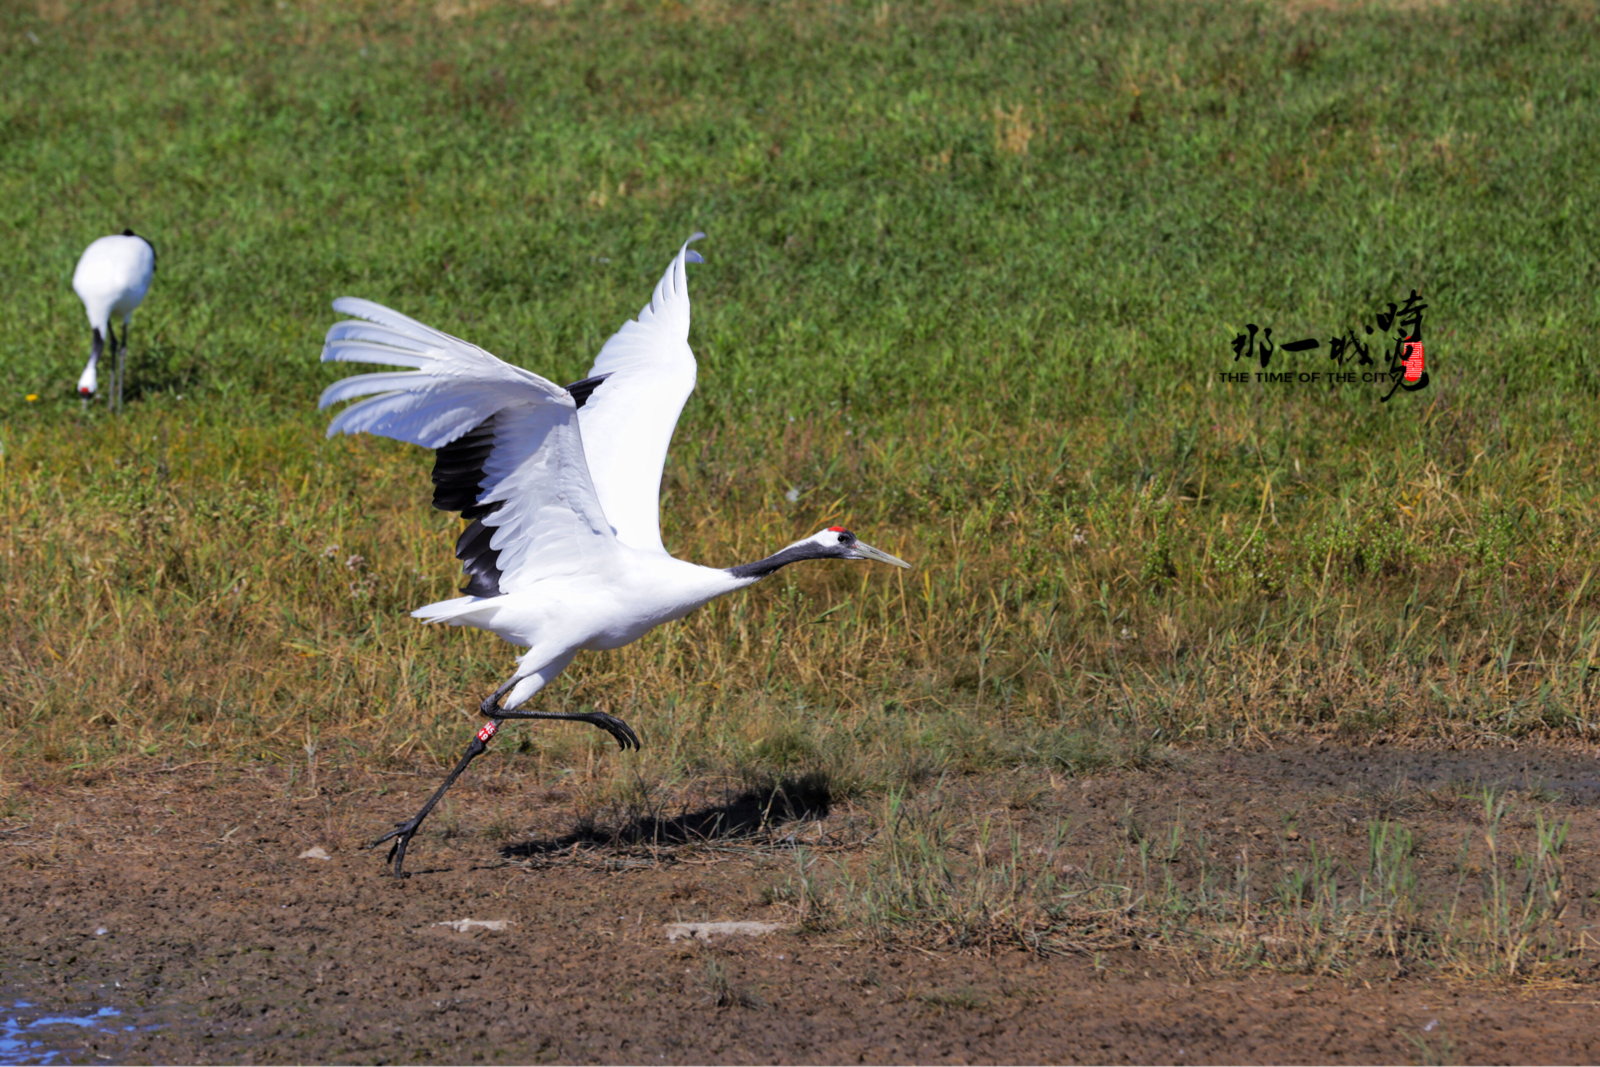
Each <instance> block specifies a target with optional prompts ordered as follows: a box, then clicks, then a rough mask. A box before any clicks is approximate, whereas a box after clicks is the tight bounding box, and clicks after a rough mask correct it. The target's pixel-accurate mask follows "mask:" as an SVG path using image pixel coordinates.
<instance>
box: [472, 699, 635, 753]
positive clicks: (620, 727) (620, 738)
mask: <svg viewBox="0 0 1600 1067" xmlns="http://www.w3.org/2000/svg"><path fill="white" fill-rule="evenodd" d="M494 716H495V718H497V719H568V720H570V721H572V722H586V723H588V724H589V725H590V726H598V727H599V728H600V729H602V730H604V731H605V732H606V733H608V734H610V735H611V736H612V737H613V738H615V739H616V742H617V747H618V748H620V749H622V751H624V752H626V751H628V749H630V748H639V747H640V745H639V735H638V734H636V733H634V732H633V727H631V726H629V725H628V724H627V723H625V722H623V721H622V720H621V719H619V718H617V717H616V716H615V715H607V714H606V713H605V712H603V711H590V712H586V713H584V714H582V715H569V714H564V713H562V712H559V711H506V710H505V709H504V708H496V709H495V711H494Z"/></svg>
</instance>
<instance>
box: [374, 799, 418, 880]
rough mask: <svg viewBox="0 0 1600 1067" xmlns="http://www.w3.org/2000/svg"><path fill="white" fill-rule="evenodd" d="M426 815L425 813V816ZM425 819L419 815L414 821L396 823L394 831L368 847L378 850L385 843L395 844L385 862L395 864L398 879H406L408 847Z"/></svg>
mask: <svg viewBox="0 0 1600 1067" xmlns="http://www.w3.org/2000/svg"><path fill="white" fill-rule="evenodd" d="M425 814H426V813H424V815H425ZM423 817H424V816H423V815H418V816H417V817H416V818H414V819H407V820H406V821H405V822H402V823H396V824H395V828H394V829H393V830H390V831H389V832H388V833H386V834H384V835H383V836H382V837H380V838H377V839H376V840H374V841H373V842H372V844H370V845H368V846H367V847H368V848H377V847H378V846H379V845H381V844H383V843H384V842H385V841H393V842H394V844H392V845H390V846H389V855H388V858H387V859H385V861H384V862H386V863H393V864H394V876H395V877H396V878H404V877H406V872H405V870H404V867H405V862H406V846H407V845H409V844H411V839H412V838H413V837H415V836H416V833H417V830H418V829H419V828H420V827H421V826H422V820H423Z"/></svg>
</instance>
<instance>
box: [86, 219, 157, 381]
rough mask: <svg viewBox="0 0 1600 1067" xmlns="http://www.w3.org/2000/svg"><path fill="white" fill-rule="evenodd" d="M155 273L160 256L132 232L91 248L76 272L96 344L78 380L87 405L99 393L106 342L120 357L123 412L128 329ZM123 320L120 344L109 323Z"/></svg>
mask: <svg viewBox="0 0 1600 1067" xmlns="http://www.w3.org/2000/svg"><path fill="white" fill-rule="evenodd" d="M155 273H156V250H155V246H154V245H152V244H151V243H150V242H149V241H147V240H145V239H144V238H143V237H140V236H139V235H138V234H136V233H134V232H133V231H132V230H124V231H122V232H121V233H119V234H112V235H111V236H109V237H101V238H100V239H98V240H96V241H94V242H92V243H90V245H89V247H88V248H86V249H84V250H83V255H82V256H80V257H79V259H78V268H77V269H76V270H74V271H73V272H72V290H73V292H75V293H77V294H78V299H79V300H82V301H83V310H84V311H85V312H87V313H88V316H89V329H90V330H92V331H93V332H94V340H93V341H92V342H91V345H90V349H89V365H88V366H87V367H85V368H84V369H83V374H82V376H81V377H79V379H78V395H79V396H81V397H82V398H83V399H84V401H85V402H86V403H87V402H88V400H89V398H90V397H92V396H94V394H95V392H96V391H97V390H98V388H99V379H98V374H97V368H98V365H99V363H100V354H101V352H102V350H103V349H104V347H105V345H106V343H107V341H109V342H110V343H111V347H112V349H113V350H114V353H115V355H116V356H117V362H116V365H115V367H114V368H113V370H112V379H113V382H114V388H113V390H112V392H113V397H114V405H115V407H117V408H120V407H121V406H122V389H123V374H124V373H125V361H126V359H127V353H128V325H129V322H130V320H131V319H132V318H133V310H134V308H136V307H138V306H139V305H140V304H141V303H143V302H144V295H145V293H147V292H149V291H150V280H151V279H152V278H153V277H155ZM115 315H121V316H122V344H121V346H120V347H119V346H118V345H117V336H116V334H115V333H113V332H112V329H111V320H112V317H113V316H115Z"/></svg>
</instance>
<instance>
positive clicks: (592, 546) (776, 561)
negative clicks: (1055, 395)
mask: <svg viewBox="0 0 1600 1067" xmlns="http://www.w3.org/2000/svg"><path fill="white" fill-rule="evenodd" d="M702 236H703V235H702V234H695V235H694V236H693V237H691V238H689V241H686V242H685V243H684V245H683V247H682V248H681V249H679V251H678V254H677V256H676V257H674V258H673V260H672V263H671V265H670V266H668V268H667V271H666V273H665V274H664V275H663V276H662V278H661V281H660V283H659V284H658V285H657V286H656V289H655V293H654V295H653V296H652V297H651V300H650V303H649V304H648V305H646V306H645V308H644V309H643V310H642V311H640V312H639V317H638V319H637V320H636V321H631V322H627V323H625V324H624V325H623V327H622V329H620V330H618V331H617V332H616V334H615V335H613V336H612V338H611V339H610V340H609V341H607V342H606V343H605V346H604V347H602V348H601V349H600V354H599V356H597V357H596V358H595V362H594V366H593V367H592V368H591V369H590V371H589V376H588V377H587V378H585V379H583V380H582V381H580V382H574V383H573V384H572V385H569V386H567V387H566V388H565V389H563V388H561V387H560V386H558V385H555V384H554V383H552V382H550V381H547V380H546V379H544V378H541V377H539V375H537V374H534V373H532V372H531V371H526V370H522V369H521V368H518V367H513V366H511V365H510V364H509V363H505V362H503V361H501V360H500V359H497V358H496V357H494V356H492V355H490V354H489V353H488V352H485V351H484V350H483V349H481V348H478V347H477V346H475V345H471V344H468V343H467V342H465V341H462V340H459V339H457V338H455V337H451V336H449V335H448V334H444V333H440V332H439V331H438V330H434V329H431V328H429V327H427V326H424V325H422V324H421V323H419V322H416V321H415V320H413V319H409V318H407V317H405V316H404V315H401V314H398V313H397V312H394V311H391V310H389V309H388V308H385V307H381V306H379V305H377V304H374V303H371V302H369V301H366V300H357V299H354V298H351V297H344V298H342V299H339V300H336V301H334V304H333V307H334V310H336V311H341V312H344V313H345V314H347V315H355V316H359V318H357V319H352V320H349V321H346V322H340V323H337V324H335V325H334V326H333V328H332V329H330V330H329V331H328V337H327V342H326V344H325V346H324V347H323V350H322V358H323V359H324V360H334V361H339V362H353V363H381V364H388V365H390V366H395V367H405V368H409V369H407V370H403V371H390V372H384V373H378V374H362V375H359V376H357V377H354V378H346V379H344V380H343V381H340V382H336V383H335V384H333V385H331V386H329V387H328V388H327V389H326V390H325V391H324V392H323V394H322V406H323V407H327V406H329V405H331V404H336V403H339V402H340V401H343V400H351V399H354V398H357V397H366V398H367V399H365V400H361V401H360V402H359V403H356V404H353V405H351V406H350V407H348V408H346V409H345V410H344V411H342V412H340V413H339V414H338V415H337V416H336V417H335V418H334V419H333V422H332V424H331V425H330V426H329V427H328V435H329V436H330V437H331V436H333V435H334V434H337V433H362V432H364V433H375V434H381V435H383V436H385V437H392V438H395V439H396V440H400V441H409V442H410V443H412V444H415V445H421V446H422V447H423V448H431V449H434V450H436V453H437V455H436V458H435V461H434V468H433V485H434V491H433V505H434V507H436V508H440V509H441V510H445V511H459V512H460V513H461V517H462V518H463V519H465V520H469V525H468V526H467V528H466V530H465V531H464V532H463V533H462V534H461V537H460V539H459V540H457V541H456V556H457V558H459V559H460V560H461V564H462V569H463V570H464V571H465V572H466V575H467V584H466V586H465V587H464V588H463V589H462V590H461V592H462V593H463V594H464V595H463V596H459V597H455V598H453V599H450V600H443V601H440V602H439V603H437V604H429V605H427V606H426V607H423V608H419V609H417V610H416V611H414V612H412V614H413V615H414V616H416V617H417V618H420V619H426V620H428V621H429V622H444V623H449V624H451V625H453V626H476V627H478V628H479V629H483V630H489V631H491V632H493V633H496V634H499V635H500V636H501V637H502V638H504V639H505V640H507V641H509V642H511V643H512V644H514V645H519V646H523V647H525V648H527V650H528V651H527V652H526V653H524V654H523V655H522V656H521V657H520V658H519V659H518V661H517V669H516V671H515V672H514V673H513V674H512V675H511V677H510V678H508V679H507V680H506V682H505V684H503V685H501V686H500V687H499V688H498V689H496V690H495V691H494V692H493V693H492V694H490V695H489V696H488V697H487V698H485V699H484V700H483V702H482V704H481V705H480V710H481V712H482V713H483V715H484V716H485V717H486V718H487V719H488V720H489V721H488V722H487V723H485V724H484V726H483V728H482V729H480V730H478V731H477V734H476V736H475V737H474V738H473V739H472V742H471V743H470V744H469V745H468V746H467V750H466V754H465V755H463V756H462V757H461V760H460V762H459V763H457V764H456V766H455V768H454V769H453V770H452V771H451V772H450V774H449V776H448V777H446V778H445V780H444V784H443V785H441V786H440V787H439V789H438V791H437V792H435V793H434V794H433V796H432V797H430V798H429V799H428V802H427V803H426V804H424V805H423V806H422V810H421V811H419V812H417V814H416V815H415V816H413V817H412V818H411V819H409V820H407V821H406V822H403V823H399V824H398V825H397V826H396V828H395V829H394V830H392V831H390V832H389V833H387V834H385V835H384V836H382V837H380V838H378V839H377V840H376V841H374V842H373V843H372V844H373V846H377V845H380V844H382V843H383V842H385V841H393V842H394V844H393V845H392V846H391V847H390V850H389V859H390V860H392V861H393V863H394V873H395V876H396V877H404V876H405V873H404V868H403V865H404V863H405V857H406V847H407V846H408V845H409V844H410V842H411V839H412V837H413V836H414V835H415V834H416V832H417V829H418V828H419V827H420V826H421V825H422V822H423V820H424V819H426V818H427V817H428V813H429V812H430V811H432V810H433V807H434V805H435V804H437V803H438V802H439V799H440V798H441V797H442V796H444V793H445V790H447V789H449V788H450V786H451V784H452V783H454V782H455V780H456V779H457V778H458V777H460V775H461V773H462V772H463V771H465V770H466V769H467V766H468V765H469V764H470V763H471V762H472V761H473V760H474V759H475V758H476V757H477V756H478V755H479V754H480V753H482V752H483V751H484V749H485V748H486V747H487V746H488V744H489V740H490V738H492V737H493V736H494V735H495V733H496V731H498V730H499V729H500V726H501V724H502V723H504V722H505V721H506V720H508V719H572V720H577V721H579V722H587V723H590V724H592V725H594V726H597V727H599V728H600V729H602V730H604V731H606V732H607V733H609V734H610V735H611V736H612V737H613V738H615V739H616V741H617V744H618V745H619V746H620V747H621V748H623V749H624V750H626V749H628V748H629V747H633V748H638V747H639V739H638V737H637V735H635V734H634V732H633V730H632V728H631V727H629V726H628V724H627V723H625V722H623V721H622V720H621V719H618V718H616V717H614V716H611V715H607V714H604V713H602V712H587V713H583V714H573V713H561V712H551V711H523V710H520V709H521V708H522V707H523V705H524V704H526V703H527V702H528V700H529V699H530V698H532V697H533V695H534V694H535V693H537V692H539V690H540V689H542V688H544V687H545V686H546V685H548V684H549V683H550V680H551V679H552V678H554V677H555V676H556V675H558V674H560V673H561V671H562V670H563V669H564V668H565V667H566V666H567V664H569V663H571V662H572V659H573V657H574V656H576V655H577V654H578V653H579V652H581V651H584V650H596V651H600V650H606V649H613V648H621V647H622V646H623V645H626V644H629V643H630V642H633V641H637V640H638V639H639V638H641V637H643V636H644V635H645V634H647V633H649V632H650V631H651V630H653V629H654V628H655V627H657V626H660V625H661V624H662V623H664V622H668V621H670V620H672V619H678V618H682V617H683V616H684V615H686V614H688V613H689V612H691V611H693V610H694V609H695V608H697V607H700V606H701V605H702V604H706V603H709V602H710V601H712V600H715V599H716V598H717V597H719V596H722V595H723V594H725V593H731V592H733V591H735V590H737V589H743V588H744V587H745V586H747V585H750V584H752V583H754V582H757V581H759V580H761V579H762V578H764V577H766V576H767V575H769V574H771V573H773V572H774V571H776V570H778V569H779V568H780V567H784V566H787V565H788V564H790V563H797V562H799V561H800V560H809V559H844V560H877V561H879V562H882V563H892V564H894V565H895V566H897V567H908V566H910V565H909V564H907V563H906V562H904V561H903V560H899V559H896V558H895V557H894V556H891V555H889V554H888V553H887V552H883V551H880V550H878V549H876V548H873V547H871V546H870V545H867V544H864V543H863V542H861V541H859V540H857V538H856V536H855V534H853V533H851V532H850V531H849V530H846V529H844V528H842V527H838V526H833V527H829V528H828V529H826V530H822V531H821V532H819V533H817V534H815V535H813V536H811V537H808V538H806V539H805V540H803V541H796V542H795V543H794V544H792V545H789V546H788V547H786V548H784V549H781V550H780V551H778V552H775V553H773V554H772V555H770V556H768V557H766V558H765V559H760V560H756V561H755V562H754V563H745V564H741V565H739V566H736V567H703V566H700V565H699V564H696V563H688V562H686V561H684V560H680V559H674V558H673V557H672V556H670V555H668V554H667V550H666V548H665V547H664V546H663V545H662V543H661V527H660V516H659V494H660V490H661V472H662V467H663V465H664V463H665V460H666V454H667V447H668V445H669V444H670V443H671V441H672V432H673V429H674V427H676V425H677V423H678V415H679V413H680V412H681V411H682V410H683V405H684V401H686V400H687V399H688V398H689V394H690V393H691V392H693V391H694V384H695V360H694V353H693V352H691V351H690V350H689V289H688V264H690V263H700V262H703V261H702V260H701V258H700V255H699V253H697V252H693V251H691V250H690V249H689V242H692V241H694V240H696V239H698V238H699V237H702Z"/></svg>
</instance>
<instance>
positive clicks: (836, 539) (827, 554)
mask: <svg viewBox="0 0 1600 1067" xmlns="http://www.w3.org/2000/svg"><path fill="white" fill-rule="evenodd" d="M790 550H793V551H794V552H795V553H796V555H797V556H801V557H803V558H806V559H872V560H877V561H878V562H879V563H892V564H894V565H895V566H896V567H905V568H907V569H908V570H909V569H910V567H911V564H909V563H907V562H906V561H905V560H903V559H898V558H896V557H894V556H891V555H889V553H887V552H885V551H883V550H882V549H879V548H873V547H872V546H871V545H869V544H867V543H866V542H865V541H860V540H858V539H857V538H856V535H855V534H853V533H851V532H850V531H849V530H846V529H845V528H844V527H843V526H830V527H828V528H827V529H826V530H823V531H822V532H821V533H818V534H813V535H812V536H811V537H808V538H806V539H805V540H804V541H796V542H795V543H794V544H792V545H790V546H789V548H788V549H786V550H785V551H790Z"/></svg>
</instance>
